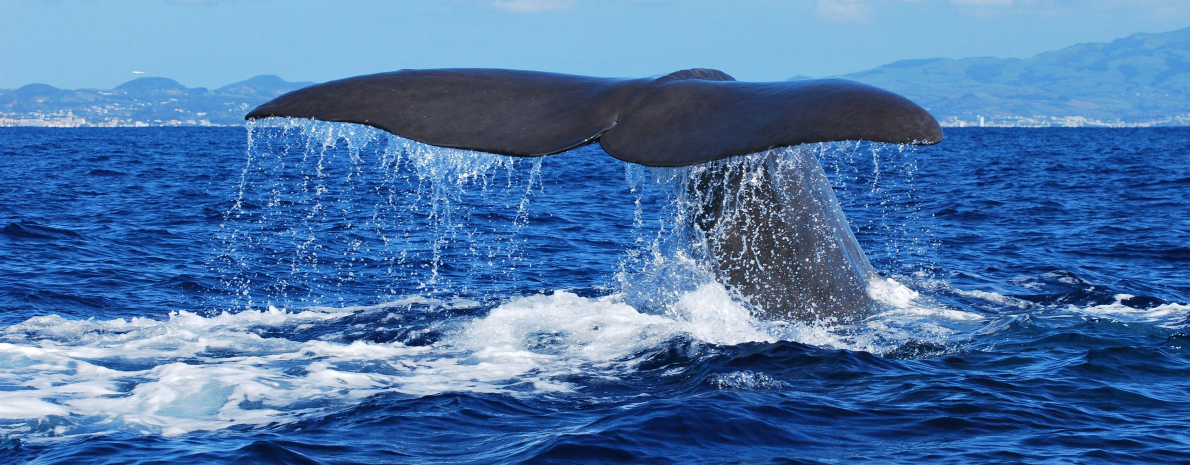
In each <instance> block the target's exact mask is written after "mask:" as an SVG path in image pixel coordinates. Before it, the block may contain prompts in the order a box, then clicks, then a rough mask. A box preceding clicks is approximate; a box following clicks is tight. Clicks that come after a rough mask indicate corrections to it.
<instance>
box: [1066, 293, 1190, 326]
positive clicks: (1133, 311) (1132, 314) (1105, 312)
mask: <svg viewBox="0 0 1190 465" xmlns="http://www.w3.org/2000/svg"><path fill="white" fill-rule="evenodd" d="M1133 297H1136V296H1133V295H1130V294H1116V295H1115V296H1114V298H1115V302H1112V303H1110V304H1104V305H1094V306H1091V307H1085V308H1080V307H1077V306H1074V305H1071V306H1069V307H1068V308H1069V310H1070V311H1072V312H1075V313H1080V314H1084V315H1089V316H1093V317H1098V318H1110V319H1113V320H1116V321H1120V322H1124V323H1152V324H1157V325H1158V326H1161V327H1165V328H1177V327H1184V326H1185V325H1186V321H1187V320H1188V319H1190V305H1186V304H1176V303H1170V304H1162V305H1158V306H1156V307H1152V308H1136V307H1131V306H1128V305H1127V304H1125V303H1124V301H1125V300H1128V299H1131V298H1133Z"/></svg>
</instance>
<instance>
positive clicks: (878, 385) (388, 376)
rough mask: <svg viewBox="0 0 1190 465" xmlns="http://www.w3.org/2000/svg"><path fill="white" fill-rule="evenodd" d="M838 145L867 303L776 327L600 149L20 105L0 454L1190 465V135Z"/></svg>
mask: <svg viewBox="0 0 1190 465" xmlns="http://www.w3.org/2000/svg"><path fill="white" fill-rule="evenodd" d="M808 149H809V150H812V151H813V153H814V154H815V156H816V157H818V159H819V161H820V163H822V165H823V167H824V169H825V171H826V172H827V174H828V176H829V177H830V178H831V181H832V183H833V185H834V187H835V189H836V193H837V195H838V197H839V200H840V202H841V203H842V205H843V209H844V211H845V212H846V214H847V216H848V218H849V220H850V221H851V224H852V226H853V228H854V229H855V232H856V236H857V238H858V239H859V241H860V242H861V244H862V245H863V247H864V249H865V251H866V252H867V253H868V255H869V258H871V260H872V262H873V264H874V265H875V267H876V268H877V269H878V270H880V272H881V274H882V275H883V276H885V277H886V278H889V279H890V280H891V281H889V282H888V283H887V284H888V286H887V287H886V288H885V289H884V291H885V293H886V295H885V301H886V303H887V305H886V307H885V308H884V311H883V312H882V313H880V314H877V315H875V316H873V317H871V318H867V319H865V320H863V321H860V322H855V323H840V322H834V321H817V322H799V321H793V322H781V321H776V322H774V321H762V320H757V319H755V318H753V317H752V316H751V315H750V314H749V312H748V310H747V309H746V308H745V307H744V306H742V305H741V304H740V303H739V302H738V300H739V299H737V298H735V297H733V295H732V293H731V292H730V291H729V290H727V289H724V288H723V287H722V286H719V285H717V284H716V283H715V282H714V281H713V279H707V276H706V275H705V274H702V273H700V270H699V266H698V264H697V263H694V262H695V260H692V259H691V257H690V256H688V254H687V253H686V252H687V250H686V249H684V248H683V247H682V246H680V243H681V241H680V240H678V239H680V237H679V236H681V234H682V231H681V227H680V226H681V221H682V220H681V218H683V216H682V215H683V214H684V213H687V212H684V211H683V209H682V206H681V202H680V200H681V199H680V194H681V193H680V189H678V188H677V187H676V186H678V185H680V184H681V182H680V180H681V179H682V177H683V175H684V174H687V172H686V171H683V170H682V169H648V168H642V167H637V166H626V165H625V164H624V163H621V162H619V161H616V160H614V159H611V158H610V157H608V156H606V154H603V153H602V152H601V150H600V149H599V148H598V146H590V147H586V148H582V149H578V150H575V151H572V152H568V153H564V154H560V155H557V156H552V157H546V158H542V159H511V158H504V157H498V156H493V155H486V154H475V153H469V152H464V151H457V150H448V149H438V148H433V147H427V146H424V145H420V144H417V143H414V142H411V141H407V140H403V139H399V138H396V137H394V136H389V135H386V134H381V133H378V132H377V131H375V130H371V129H368V128H365V127H362V126H355V125H346V124H329V123H311V122H288V123H279V124H274V125H259V126H255V127H251V128H250V129H249V130H248V131H247V134H246V131H245V130H244V129H243V128H201V129H200V128H128V129H69V130H66V129H36V128H4V129H3V130H0V228H2V231H0V460H3V461H4V462H7V463H76V462H77V463H248V462H256V463H509V462H516V463H519V462H533V463H606V462H648V463H862V462H875V463H919V462H922V461H929V462H941V463H994V462H1014V463H1015V462H1029V463H1096V462H1146V463H1151V462H1160V463H1190V459H1188V457H1190V432H1188V431H1190V429H1188V428H1187V426H1190V423H1188V420H1187V419H1188V418H1190V381H1188V380H1190V332H1188V331H1187V325H1188V324H1190V275H1188V272H1187V270H1188V269H1190V267H1188V265H1190V130H1187V129H1180V128H1169V129H975V128H971V129H950V130H947V132H946V140H945V141H944V142H943V143H942V144H941V145H938V146H933V147H921V148H915V149H911V148H904V147H896V146H884V145H879V144H866V143H843V144H823V145H815V146H811V147H808ZM782 153H783V152H780V151H779V152H778V156H781V155H782ZM745 158H747V157H745ZM745 162H746V160H745ZM676 238H678V239H676ZM676 244H677V245H676Z"/></svg>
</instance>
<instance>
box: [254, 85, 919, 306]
mask: <svg viewBox="0 0 1190 465" xmlns="http://www.w3.org/2000/svg"><path fill="white" fill-rule="evenodd" d="M268 117H290V118H312V119H317V120H323V121H337V122H349V123H359V124H365V125H369V126H374V127H376V128H379V129H382V130H385V131H388V132H391V133H393V134H397V135H400V136H402V137H405V138H408V139H413V140H415V141H418V142H423V143H426V144H430V145H436V146H441V147H451V148H460V149H469V150H477V151H483V152H490V153H496V154H503V155H510V156H520V157H537V156H544V155H551V154H556V153H560V152H564V151H567V150H570V149H572V148H575V147H578V146H582V145H586V144H591V143H594V142H596V141H598V142H599V143H600V144H601V146H602V147H603V149H604V150H605V151H607V153H608V154H610V155H611V156H613V157H615V158H617V159H620V160H623V161H627V162H631V163H637V164H641V165H645V166H654V167H677V166H689V165H697V164H702V163H708V162H710V163H712V164H713V165H712V166H709V167H708V169H706V170H701V171H698V173H699V174H697V175H695V178H694V179H691V180H690V182H691V183H694V184H692V186H694V187H695V189H702V190H703V191H705V192H704V195H702V196H701V197H700V198H701V199H702V200H701V201H702V207H701V211H700V212H699V214H697V215H695V218H694V219H693V220H692V221H694V222H695V224H696V225H697V226H698V228H697V229H698V230H699V231H702V232H703V234H705V239H706V241H705V242H706V244H707V248H708V252H709V255H710V256H711V257H712V261H713V262H714V263H713V267H714V268H715V272H716V276H717V277H718V278H719V280H720V282H722V283H723V284H724V285H725V286H727V287H728V288H729V289H731V290H732V291H734V292H736V293H738V294H739V295H740V296H741V297H742V298H743V299H744V300H746V301H747V302H748V303H749V304H750V306H751V307H752V308H753V310H754V313H756V314H758V316H761V317H765V318H781V319H797V320H816V319H827V318H835V319H837V320H844V321H849V320H854V319H856V318H862V317H863V316H865V315H868V314H870V313H871V312H872V311H873V310H874V309H875V308H876V307H877V304H876V303H875V302H874V301H873V300H872V298H871V297H870V296H869V292H868V287H869V283H870V282H871V280H872V279H878V277H877V275H876V272H875V270H873V269H872V266H871V264H870V263H869V262H868V259H867V257H866V256H865V255H864V253H863V250H862V249H861V248H860V247H859V244H858V242H856V239H855V236H854V234H853V233H852V231H851V228H850V226H849V225H848V223H847V219H846V218H845V217H844V215H843V212H842V210H841V209H840V208H839V205H838V201H837V199H836V198H835V196H834V192H833V190H832V189H831V187H830V185H829V183H828V182H827V179H826V175H825V173H823V171H822V168H821V167H820V166H819V165H818V162H817V161H816V160H815V159H814V157H813V155H812V154H810V153H809V152H808V151H806V150H800V149H795V150H794V151H793V154H794V155H793V156H792V157H791V158H790V159H782V158H780V157H778V155H776V152H772V153H769V154H768V155H766V158H765V160H764V161H763V166H761V167H759V172H752V173H745V172H742V171H739V169H738V166H736V168H732V165H731V164H714V163H715V161H716V160H722V159H725V158H728V157H732V156H736V155H744V154H749V153H755V152H763V151H765V150H768V149H774V148H780V147H791V146H797V145H800V144H805V143H812V142H830V141H844V140H868V141H873V142H888V143H896V144H922V145H930V144H937V143H939V142H941V140H942V129H941V127H940V126H939V125H938V122H937V121H936V120H935V119H934V117H933V116H931V115H930V114H929V113H928V112H927V111H925V110H924V109H922V108H921V107H919V106H917V105H916V104H914V103H913V102H911V101H909V100H908V99H906V98H904V97H901V96H899V95H897V94H894V93H892V92H888V91H885V90H882V89H879V88H876V87H872V86H869V85H866V84H861V83H857V82H852V81H846V80H841V79H824V80H803V81H785V82H764V83H752V82H738V81H735V80H734V79H733V78H732V77H731V76H728V75H727V74H725V73H723V72H721V71H716V70H709V69H691V70H684V71H678V72H675V73H671V74H668V75H665V76H662V77H659V78H644V79H620V78H599V77H587V76H573V75H566V74H554V73H543V72H534V71H514V70H503V69H436V70H402V71H396V72H390V73H380V74H371V75H366V76H356V77H351V78H347V79H342V80H337V81H330V82H326V83H323V84H317V85H313V86H310V87H306V88H304V89H299V90H296V91H293V92H290V93H288V94H285V95H282V96H280V97H277V98H276V99H274V100H272V101H269V102H267V103H265V104H263V105H261V106H260V107H257V108H256V109H254V110H252V111H251V112H250V113H248V115H247V116H246V119H249V120H251V119H257V118H268ZM744 191H747V195H741V192H744Z"/></svg>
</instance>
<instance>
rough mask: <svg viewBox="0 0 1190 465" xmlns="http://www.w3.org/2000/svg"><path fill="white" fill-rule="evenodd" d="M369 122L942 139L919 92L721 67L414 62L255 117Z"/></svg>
mask: <svg viewBox="0 0 1190 465" xmlns="http://www.w3.org/2000/svg"><path fill="white" fill-rule="evenodd" d="M273 116H277V117H293V118H313V119H318V120H324V121H338V122H349V123H359V124H366V125H369V126H375V127H377V128H380V129H383V130H385V131H388V132H391V133H394V134H398V135H400V136H402V137H405V138H409V139H413V140H416V141H418V142H423V143H426V144H430V145H437V146H442V147H452V148H461V149H470V150H478V151H483V152H490V153H497V154H503V155H512V156H521V157H537V156H543V155H552V154H555V153H560V152H564V151H567V150H570V149H572V148H575V147H578V146H581V145H585V144H590V143H593V142H596V141H599V142H600V144H601V145H602V146H603V149H604V150H605V151H607V152H608V153H609V154H611V156H613V157H616V158H618V159H620V160H624V161H627V162H632V163H638V164H641V165H646V166H685V165H692V164H697V163H703V162H707V161H711V160H718V159H722V158H726V157H730V156H733V155H742V154H747V153H753V152H759V151H763V150H767V149H771V148H777V147H784V146H793V145H799V144H803V143H809V142H829V141H841V140H869V141H874V142H891V143H897V144H936V143H938V142H939V141H941V140H942V129H941V128H940V127H939V126H938V122H937V121H935V120H934V118H933V117H932V116H930V114H929V113H928V112H926V111H925V110H924V109H922V108H921V107H919V106H917V105H916V104H914V103H913V102H911V101H909V100H908V99H906V98H904V97H901V96H899V95H897V94H894V93H892V92H888V91H885V90H881V89H878V88H876V87H872V86H869V85H866V84H860V83H857V82H852V81H846V80H841V79H825V80H805V81H785V82H764V83H751V82H739V81H736V80H734V79H732V77H731V76H728V75H727V74H725V73H723V72H721V71H715V70H706V69H692V70H685V71H678V72H675V73H672V74H669V75H666V76H662V77H660V78H655V79H616V78H596V77H586V76H572V75H566V74H553V73H542V72H533V71H513V70H502V69H438V70H404V71H396V72H391V73H380V74H372V75H367V76H357V77H352V78H347V79H342V80H338V81H331V82H327V83H323V84H318V85H314V86H310V87H306V88H304V89H299V90H296V91H293V92H290V93H288V94H285V95H282V96H280V97H278V98H276V99H274V100H272V101H269V102H267V103H265V104H263V105H261V106H260V107H258V108H256V109H254V110H252V111H251V112H250V113H248V115H247V116H246V118H247V119H256V118H267V117H273Z"/></svg>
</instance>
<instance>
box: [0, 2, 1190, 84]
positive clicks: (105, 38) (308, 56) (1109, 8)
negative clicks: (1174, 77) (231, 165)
mask: <svg viewBox="0 0 1190 465" xmlns="http://www.w3.org/2000/svg"><path fill="white" fill-rule="evenodd" d="M1187 26H1190V0H391V1H379V0H335V1H323V0H103V1H99V0H0V87H2V88H13V87H19V86H21V85H25V84H29V83H32V82H42V83H47V84H51V85H55V86H58V87H64V88H77V87H98V88H110V87H114V86H116V85H118V84H120V83H122V82H125V81H128V80H130V79H132V78H134V77H136V76H134V75H133V74H132V72H133V71H145V72H146V73H147V74H146V75H149V76H165V77H171V78H174V79H177V80H178V81H180V82H182V83H183V84H185V85H188V86H192V87H194V86H204V87H218V86H221V85H224V84H228V83H231V82H234V81H239V80H243V79H246V78H249V77H251V76H255V75H258V74H277V75H280V76H281V77H283V78H285V79H287V80H291V81H326V80H330V79H336V78H342V77H347V76H352V75H357V74H365V73H372V72H380V71H390V70H395V69H401V68H440V67H498V68H518V69H533V70H542V71H555V72H565V73H574V74H588V75H598V76H648V75H656V74H663V73H668V72H670V71H674V70H677V69H682V68H690V67H710V68H718V69H721V70H723V71H726V72H728V73H729V74H732V75H734V76H735V77H736V78H738V79H741V80H780V79H785V78H788V77H791V76H794V75H799V74H800V75H807V76H811V77H826V76H831V75H838V74H844V73H849V72H854V71H859V70H863V69H868V68H872V67H875V66H879V65H881V64H885V63H889V62H892V61H896V60H901V59H909V58H929V57H950V58H965V57H972V56H997V57H1025V56H1030V55H1033V54H1036V53H1040V52H1043V51H1047V50H1052V49H1057V48H1061V47H1065V46H1069V45H1073V44H1076V43H1081V42H1102V41H1109V40H1111V39H1115V38H1118V37H1123V36H1126V35H1130V34H1133V33H1136V32H1164V31H1170V30H1175V29H1180V28H1184V27H1187Z"/></svg>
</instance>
